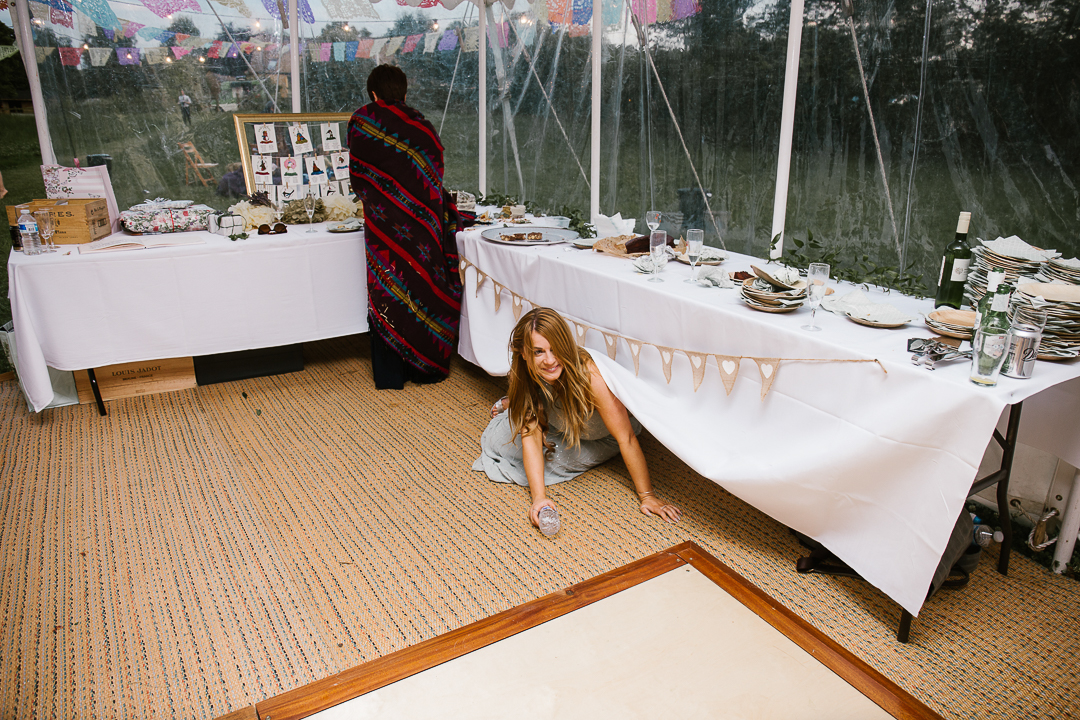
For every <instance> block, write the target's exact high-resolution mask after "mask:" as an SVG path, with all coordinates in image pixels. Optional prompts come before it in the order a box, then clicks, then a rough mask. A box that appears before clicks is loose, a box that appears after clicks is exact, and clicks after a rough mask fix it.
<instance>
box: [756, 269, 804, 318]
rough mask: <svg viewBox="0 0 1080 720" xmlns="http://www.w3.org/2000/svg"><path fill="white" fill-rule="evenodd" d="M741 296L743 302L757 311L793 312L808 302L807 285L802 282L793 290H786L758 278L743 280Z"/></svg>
mask: <svg viewBox="0 0 1080 720" xmlns="http://www.w3.org/2000/svg"><path fill="white" fill-rule="evenodd" d="M741 295H742V299H743V302H745V303H746V304H747V305H749V306H750V307H752V308H754V309H755V310H761V311H762V312H771V313H785V312H791V311H792V310H796V309H798V308H800V307H802V305H803V303H804V302H806V283H805V282H804V281H800V282H799V284H798V285H797V286H796V287H794V288H793V289H791V290H786V289H783V288H780V287H778V286H776V285H773V284H772V283H770V282H769V281H767V280H762V279H761V278H758V277H754V278H747V279H746V280H743V284H742V291H741Z"/></svg>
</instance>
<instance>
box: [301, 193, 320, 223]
mask: <svg viewBox="0 0 1080 720" xmlns="http://www.w3.org/2000/svg"><path fill="white" fill-rule="evenodd" d="M318 199H319V198H318V197H316V195H315V188H314V186H312V185H308V191H307V193H306V194H305V195H304V212H306V213H307V221H308V230H307V231H308V232H309V233H314V232H318V230H316V229H315V228H313V227H311V218H312V217H314V215H315V201H316V200H318Z"/></svg>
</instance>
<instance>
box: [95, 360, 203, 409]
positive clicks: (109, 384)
mask: <svg viewBox="0 0 1080 720" xmlns="http://www.w3.org/2000/svg"><path fill="white" fill-rule="evenodd" d="M94 376H95V377H97V382H98V389H99V390H100V391H101V399H102V400H117V399H119V398H127V397H135V396H137V395H155V394H157V393H164V392H172V391H174V390H186V389H187V388H193V387H195V363H194V361H193V360H192V358H189V357H183V358H170V359H168V360H144V361H142V362H134V363H121V364H120V365H105V366H104V367H99V368H94ZM75 388H76V390H78V391H79V403H80V404H84V405H85V404H86V403H92V402H94V391H93V389H92V388H91V387H90V375H89V374H88V373H87V372H86V371H85V370H76V371H75Z"/></svg>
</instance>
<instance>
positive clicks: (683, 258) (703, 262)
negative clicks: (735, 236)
mask: <svg viewBox="0 0 1080 720" xmlns="http://www.w3.org/2000/svg"><path fill="white" fill-rule="evenodd" d="M675 259H676V260H678V261H679V262H681V263H682V264H683V265H689V264H690V261H689V260H687V259H686V256H685V255H680V254H679V253H675ZM723 262H724V261H723V260H698V261H697V264H698V265H721V264H723Z"/></svg>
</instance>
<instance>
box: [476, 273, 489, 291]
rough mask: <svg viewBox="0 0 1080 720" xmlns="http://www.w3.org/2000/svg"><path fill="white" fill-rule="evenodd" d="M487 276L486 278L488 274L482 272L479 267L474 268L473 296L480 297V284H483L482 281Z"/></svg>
mask: <svg viewBox="0 0 1080 720" xmlns="http://www.w3.org/2000/svg"><path fill="white" fill-rule="evenodd" d="M487 278H488V276H487V275H486V274H484V272H483V271H482V270H481V269H480V268H476V295H475V297H480V286H481V285H483V284H484V281H485V280H487Z"/></svg>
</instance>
